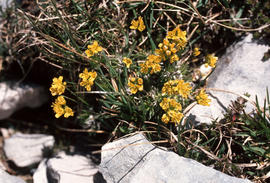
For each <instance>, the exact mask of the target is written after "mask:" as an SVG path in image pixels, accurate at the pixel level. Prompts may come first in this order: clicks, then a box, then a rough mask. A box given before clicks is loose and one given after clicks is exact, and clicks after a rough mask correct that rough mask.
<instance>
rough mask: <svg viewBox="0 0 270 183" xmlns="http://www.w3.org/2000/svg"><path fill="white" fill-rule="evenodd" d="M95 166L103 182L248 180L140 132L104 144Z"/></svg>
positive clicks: (220, 182) (246, 182) (237, 182)
mask: <svg viewBox="0 0 270 183" xmlns="http://www.w3.org/2000/svg"><path fill="white" fill-rule="evenodd" d="M99 170H100V172H101V173H102V175H103V177H104V178H105V180H106V181H107V183H115V182H121V183H145V182H155V183H178V182H181V183H216V182H218V183H228V182H230V183H251V182H250V181H249V180H244V179H240V178H235V177H231V176H229V175H226V174H224V173H221V172H219V171H217V170H214V169H213V168H210V167H207V166H204V165H202V164H201V163H198V162H196V161H194V160H191V159H187V158H184V157H180V156H178V155H177V154H175V153H173V152H169V151H167V150H164V149H161V148H159V147H155V146H153V145H152V144H150V143H149V141H147V140H146V139H145V137H144V136H143V135H142V134H137V135H135V136H132V137H129V138H124V139H121V140H117V141H115V142H112V143H108V144H106V145H104V146H103V147H102V154H101V164H100V168H99Z"/></svg>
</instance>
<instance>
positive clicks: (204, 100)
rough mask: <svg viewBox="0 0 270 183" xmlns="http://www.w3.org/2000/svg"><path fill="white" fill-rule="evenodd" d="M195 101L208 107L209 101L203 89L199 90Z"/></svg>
mask: <svg viewBox="0 0 270 183" xmlns="http://www.w3.org/2000/svg"><path fill="white" fill-rule="evenodd" d="M196 100H197V102H198V104H200V105H204V106H210V102H211V99H209V98H208V95H207V94H206V93H205V90H204V89H202V90H200V92H199V95H198V96H196Z"/></svg>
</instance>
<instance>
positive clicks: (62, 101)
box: [55, 95, 66, 105]
mask: <svg viewBox="0 0 270 183" xmlns="http://www.w3.org/2000/svg"><path fill="white" fill-rule="evenodd" d="M55 103H57V104H59V105H66V100H65V98H64V97H63V96H62V95H61V96H58V97H57V98H56V99H55Z"/></svg>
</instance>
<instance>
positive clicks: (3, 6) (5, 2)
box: [0, 0, 13, 15]
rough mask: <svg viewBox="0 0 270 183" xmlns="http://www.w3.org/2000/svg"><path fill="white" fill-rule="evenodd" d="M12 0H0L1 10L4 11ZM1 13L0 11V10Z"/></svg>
mask: <svg viewBox="0 0 270 183" xmlns="http://www.w3.org/2000/svg"><path fill="white" fill-rule="evenodd" d="M12 2H13V0H0V7H1V9H2V11H5V10H6V9H7V8H9V7H11V5H12ZM0 15H1V11H0Z"/></svg>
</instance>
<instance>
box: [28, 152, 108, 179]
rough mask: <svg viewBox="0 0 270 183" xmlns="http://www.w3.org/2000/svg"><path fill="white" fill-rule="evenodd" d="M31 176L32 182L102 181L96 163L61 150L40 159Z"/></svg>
mask: <svg viewBox="0 0 270 183" xmlns="http://www.w3.org/2000/svg"><path fill="white" fill-rule="evenodd" d="M33 178H34V183H48V182H54V183H74V182H79V183H94V182H95V183H103V181H102V180H101V179H100V175H99V174H98V168H97V165H96V164H94V163H93V162H92V161H91V160H90V159H89V158H87V157H85V156H81V155H66V154H65V153H63V152H61V153H59V154H58V155H57V156H56V157H54V158H51V159H49V160H44V161H42V162H41V164H40V165H39V167H38V169H37V171H36V172H35V174H34V176H33Z"/></svg>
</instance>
